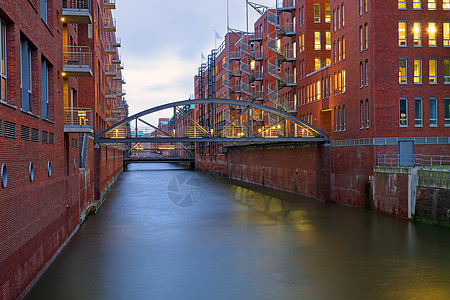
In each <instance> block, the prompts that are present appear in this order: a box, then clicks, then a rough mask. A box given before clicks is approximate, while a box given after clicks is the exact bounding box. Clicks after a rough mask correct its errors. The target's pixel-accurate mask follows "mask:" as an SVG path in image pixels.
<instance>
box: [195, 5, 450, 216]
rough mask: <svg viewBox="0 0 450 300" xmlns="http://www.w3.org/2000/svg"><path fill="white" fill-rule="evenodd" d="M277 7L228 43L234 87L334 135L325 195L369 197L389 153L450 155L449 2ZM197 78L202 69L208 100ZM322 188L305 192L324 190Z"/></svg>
mask: <svg viewBox="0 0 450 300" xmlns="http://www.w3.org/2000/svg"><path fill="white" fill-rule="evenodd" d="M250 6H253V7H254V5H250ZM274 6H275V7H274V8H265V9H261V7H260V13H261V17H260V18H259V19H258V20H257V21H256V22H255V24H254V30H253V33H247V34H243V36H242V37H240V39H239V40H238V41H236V43H235V44H232V43H231V45H230V44H228V43H225V46H227V47H229V51H228V49H225V50H223V51H222V52H224V53H227V52H228V53H230V55H229V56H228V58H226V59H225V61H224V65H231V64H233V65H237V64H239V66H240V67H239V70H240V72H239V73H240V74H235V73H232V72H229V73H230V76H229V78H235V77H240V78H242V80H241V81H240V87H236V86H234V87H233V89H230V91H233V90H241V95H242V96H241V99H243V100H247V101H261V102H262V103H264V104H266V105H269V106H274V107H278V108H279V109H281V110H285V111H287V112H289V113H292V114H295V115H296V116H297V117H299V118H301V119H303V120H304V121H306V122H308V123H310V124H311V125H313V126H314V127H316V128H319V129H320V130H322V131H323V132H325V133H326V134H327V135H328V136H329V137H330V139H331V143H330V145H325V146H324V147H326V148H327V150H326V151H322V150H317V151H321V153H322V154H323V155H325V156H324V157H321V158H320V159H322V160H329V162H330V163H329V167H330V170H329V182H328V185H329V188H330V192H329V196H327V197H328V198H326V199H324V200H327V201H334V202H337V203H346V204H350V205H355V206H364V205H367V203H368V202H370V199H369V198H370V193H369V192H368V189H370V183H371V177H372V175H373V168H374V166H376V165H377V164H378V163H380V161H381V160H383V159H384V158H385V157H388V159H394V160H395V161H396V163H400V164H401V163H405V164H408V163H410V162H408V161H406V160H408V159H409V160H413V159H416V160H417V159H428V160H429V159H431V158H432V157H431V156H432V155H436V156H437V157H439V156H442V155H448V154H449V153H450V146H449V145H450V51H449V50H450V21H449V19H448V16H449V13H450V2H449V1H448V0H421V1H420V0H399V1H370V0H341V1H337V0H336V1H323V0H315V1H305V0H277V1H276V3H274ZM249 9H250V8H249ZM229 34H230V33H229ZM232 47H234V48H233V49H232ZM236 51H239V54H238V52H236ZM221 60H222V59H221ZM216 65H217V62H216ZM209 66H210V64H206V65H205V66H204V69H205V72H209V71H211V68H210V67H209ZM217 72H218V73H219V72H222V70H221V69H220V68H219V70H218V71H217ZM226 79H227V78H226V76H225V79H223V80H226ZM202 83H203V85H204V88H203V89H208V88H211V87H210V86H208V81H203V82H202ZM198 85H199V80H198V77H196V79H195V86H196V89H195V91H196V98H202V95H201V94H198V90H199V88H198ZM216 86H217V84H216ZM224 94H226V93H224V92H221V95H224ZM230 95H232V93H231V92H230ZM206 98H207V97H206ZM267 121H268V120H264V122H267ZM319 148H320V147H319ZM319 148H318V149H319ZM276 152H277V151H272V153H273V154H274V155H276V154H275V153H276ZM322 154H321V155H322ZM233 155H235V154H233ZM286 155H287V154H286ZM314 155H315V154H314ZM399 155H400V156H399ZM294 156H295V155H294ZM294 156H292V157H293V158H294ZM265 159H266V160H267V157H266V158H265ZM274 160H275V158H274ZM240 163H241V172H240V174H241V176H240V177H241V178H242V168H243V165H242V164H245V162H240ZM253 163H254V162H253ZM212 164H214V162H213V163H212ZM204 166H206V165H204ZM208 167H209V166H208ZM250 167H251V166H250V165H249V168H250ZM219 169H220V168H219ZM229 169H231V167H229ZM244 169H245V166H244ZM221 170H224V168H222V169H221ZM262 170H264V168H263V169H262ZM266 170H267V168H266ZM310 171H311V174H318V173H319V172H316V171H317V170H310ZM224 172H225V173H226V172H227V171H226V168H225V171H224ZM258 172H259V173H260V172H261V170H259V171H257V172H256V173H258ZM230 175H231V174H230ZM233 176H234V175H233ZM286 176H287V177H286V178H285V180H287V181H289V180H291V178H292V176H291V175H286ZM314 176H316V175H314ZM235 177H236V176H235ZM237 177H239V176H237ZM244 177H245V176H244ZM248 178H253V177H252V176H250V175H249V177H248ZM248 180H250V181H256V182H259V179H248ZM304 181H305V180H304ZM319 181H320V180H319V179H318V180H316V182H319ZM266 182H267V178H266ZM274 187H278V188H282V187H281V186H277V185H276V184H275V185H274ZM320 188H321V187H320V186H317V187H314V188H311V186H310V185H308V186H306V187H305V188H304V189H303V191H302V189H296V190H297V191H298V192H299V193H304V194H306V195H309V196H314V197H318V195H319V194H320V193H319V192H318V191H315V190H316V189H317V190H318V189H320ZM292 189H293V188H292ZM306 191H308V192H306ZM394 214H395V213H394Z"/></svg>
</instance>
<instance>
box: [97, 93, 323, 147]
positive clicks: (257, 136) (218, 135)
mask: <svg viewBox="0 0 450 300" xmlns="http://www.w3.org/2000/svg"><path fill="white" fill-rule="evenodd" d="M192 105H211V108H212V113H211V116H212V117H211V120H210V121H209V124H208V125H207V126H205V125H201V124H199V123H198V122H196V120H194V118H192V117H190V116H188V115H182V114H181V117H186V118H189V119H190V120H189V121H190V122H191V123H192V124H193V125H192V126H193V127H194V129H197V131H198V133H197V134H196V135H192V134H187V133H179V132H176V131H175V134H172V133H170V132H169V133H167V132H166V133H165V135H166V136H164V137H161V136H159V137H152V136H145V137H144V136H137V134H136V135H134V136H133V135H132V134H131V133H129V134H128V135H127V136H125V135H123V134H121V135H117V136H113V135H111V133H112V132H114V130H117V129H118V128H120V127H121V126H123V125H126V124H128V123H129V122H131V121H134V120H140V121H142V122H143V123H145V124H146V125H148V126H150V127H152V128H153V129H155V130H158V128H156V127H155V126H153V125H151V124H149V123H147V122H145V121H143V120H142V119H140V118H141V117H144V116H146V115H150V114H153V113H156V112H159V111H163V110H167V109H171V108H173V110H174V121H175V122H176V121H177V120H178V118H179V116H180V114H179V111H178V107H184V108H186V107H189V108H190V107H192ZM224 105H225V106H226V107H225V108H228V111H230V110H233V111H236V112H235V113H234V115H235V117H234V118H233V120H231V117H230V120H225V121H224V122H222V124H220V126H219V125H218V123H216V122H215V118H216V110H220V109H223V106H224ZM256 114H257V115H258V118H260V119H255V115H256ZM181 117H180V118H181ZM242 118H244V119H246V120H247V121H246V122H244V123H245V124H244V125H242V124H239V126H240V127H239V128H241V129H240V132H239V133H238V134H237V135H236V130H235V131H234V133H233V132H232V133H230V130H229V129H230V127H233V128H234V127H235V126H236V122H238V121H239V122H241V123H242V121H241V120H240V119H242ZM255 124H256V126H255ZM256 127H259V128H258V129H257V128H256ZM256 129H257V130H256ZM329 140H330V139H329V137H328V136H327V135H326V134H325V133H324V132H322V131H321V130H319V129H318V128H315V127H314V126H312V125H311V124H309V123H307V122H305V121H303V120H301V119H299V118H297V117H295V116H293V115H291V114H289V113H287V112H285V111H282V110H279V109H277V108H274V107H270V106H266V105H263V104H258V103H254V102H248V101H241V100H234V99H219V98H212V99H190V100H182V101H176V102H171V103H166V104H163V105H159V106H156V107H152V108H149V109H147V110H144V111H141V112H139V113H137V114H134V115H132V116H130V117H128V118H126V119H123V120H121V121H119V122H117V123H116V124H114V125H113V126H111V127H109V128H107V129H106V130H104V131H103V132H101V133H99V134H98V135H97V136H95V139H94V141H95V143H96V144H98V143H130V142H136V143H142V142H144V143H145V142H147V143H150V142H157V143H160V142H163V143H170V142H174V143H176V142H178V143H184V142H219V143H220V142H314V143H317V142H322V143H327V142H329Z"/></svg>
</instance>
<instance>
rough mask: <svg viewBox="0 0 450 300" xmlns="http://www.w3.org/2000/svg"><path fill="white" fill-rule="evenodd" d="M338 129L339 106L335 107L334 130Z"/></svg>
mask: <svg viewBox="0 0 450 300" xmlns="http://www.w3.org/2000/svg"><path fill="white" fill-rule="evenodd" d="M337 130H338V112H337V107H335V108H334V132H337Z"/></svg>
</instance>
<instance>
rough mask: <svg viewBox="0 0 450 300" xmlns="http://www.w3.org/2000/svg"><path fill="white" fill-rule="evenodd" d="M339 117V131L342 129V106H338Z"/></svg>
mask: <svg viewBox="0 0 450 300" xmlns="http://www.w3.org/2000/svg"><path fill="white" fill-rule="evenodd" d="M338 117H339V121H338V123H339V131H342V112H341V107H340V106H339V107H338Z"/></svg>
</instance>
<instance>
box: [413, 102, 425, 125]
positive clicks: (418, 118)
mask: <svg viewBox="0 0 450 300" xmlns="http://www.w3.org/2000/svg"><path fill="white" fill-rule="evenodd" d="M414 125H415V126H422V125H423V120H422V98H415V99H414Z"/></svg>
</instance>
